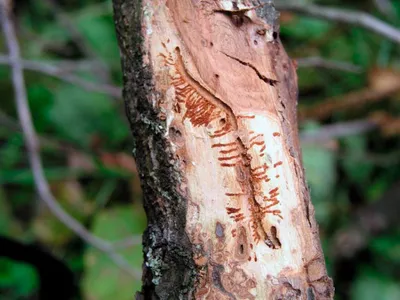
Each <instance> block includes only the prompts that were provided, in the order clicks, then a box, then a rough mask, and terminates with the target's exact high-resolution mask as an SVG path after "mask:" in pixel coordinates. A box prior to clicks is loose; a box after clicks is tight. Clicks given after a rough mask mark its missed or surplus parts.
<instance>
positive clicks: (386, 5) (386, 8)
mask: <svg viewBox="0 0 400 300" xmlns="http://www.w3.org/2000/svg"><path fill="white" fill-rule="evenodd" d="M374 4H375V6H376V8H377V9H378V10H379V11H380V12H381V13H382V14H384V15H386V16H387V17H390V18H392V17H394V16H395V13H394V8H393V5H392V3H391V2H390V1H389V0H374Z"/></svg>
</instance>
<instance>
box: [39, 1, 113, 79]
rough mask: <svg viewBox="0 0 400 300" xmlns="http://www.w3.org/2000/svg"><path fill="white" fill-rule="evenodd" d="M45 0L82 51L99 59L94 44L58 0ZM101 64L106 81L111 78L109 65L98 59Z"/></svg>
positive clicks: (101, 73) (102, 75) (103, 77)
mask: <svg viewBox="0 0 400 300" xmlns="http://www.w3.org/2000/svg"><path fill="white" fill-rule="evenodd" d="M44 2H45V3H46V4H47V5H48V7H49V8H50V9H51V10H52V13H53V14H54V17H55V19H56V21H57V22H58V23H59V24H60V25H61V26H62V27H63V28H64V29H65V30H66V31H67V32H68V33H69V35H70V37H71V39H72V40H73V41H74V42H75V44H76V45H77V46H78V47H80V49H81V51H82V52H83V53H84V54H85V56H86V57H89V58H92V59H97V58H98V55H97V53H96V51H95V50H94V49H93V47H92V45H90V44H89V43H88V42H87V39H85V37H84V36H83V35H82V34H81V32H80V31H79V29H78V28H77V26H76V24H74V22H72V21H71V20H70V18H69V17H68V16H67V15H66V14H65V13H64V12H63V11H62V8H61V7H60V6H59V4H58V3H57V1H54V0H44ZM98 62H99V64H100V65H101V70H100V72H99V73H100V75H101V77H102V79H103V80H104V81H106V82H107V81H109V80H110V74H109V69H108V66H107V65H106V64H105V63H104V62H102V61H101V60H100V59H98Z"/></svg>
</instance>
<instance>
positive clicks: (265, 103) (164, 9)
mask: <svg viewBox="0 0 400 300" xmlns="http://www.w3.org/2000/svg"><path fill="white" fill-rule="evenodd" d="M113 2H114V12H115V21H116V29H117V34H118V38H119V44H120V49H121V56H122V67H123V74H124V99H125V103H126V112H127V116H128V118H129V121H130V123H131V127H132V133H133V137H134V143H135V146H134V147H135V148H134V151H133V152H134V156H135V158H136V162H137V165H138V170H139V174H140V177H141V182H142V187H143V192H144V195H145V196H144V206H145V210H146V213H147V217H148V228H147V230H146V232H145V234H144V241H143V245H144V273H143V289H142V292H141V294H139V295H138V296H137V297H138V299H332V297H333V286H332V280H331V279H330V278H329V277H328V276H327V272H326V268H325V262H324V256H323V253H322V250H321V246H320V241H319V236H318V227H317V225H316V222H315V218H314V209H313V206H312V204H311V202H310V197H309V191H308V188H307V185H306V182H305V178H304V171H303V168H302V162H301V153H300V147H299V138H298V131H297V120H296V105H297V77H296V71H295V66H294V64H293V62H292V61H291V60H290V59H289V58H288V57H287V55H286V53H285V51H284V49H283V47H282V45H281V43H280V40H279V32H278V25H277V24H276V22H277V21H276V19H277V13H276V11H275V9H274V7H273V6H272V5H271V4H263V3H260V2H258V1H237V2H235V1H225V0H214V1H201V0H168V1H166V0H153V1H151V0H142V1H140V0H114V1H113Z"/></svg>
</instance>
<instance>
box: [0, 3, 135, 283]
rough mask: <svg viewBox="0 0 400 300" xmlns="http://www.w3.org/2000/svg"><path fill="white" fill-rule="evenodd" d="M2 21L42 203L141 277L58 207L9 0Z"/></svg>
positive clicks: (1, 13)
mask: <svg viewBox="0 0 400 300" xmlns="http://www.w3.org/2000/svg"><path fill="white" fill-rule="evenodd" d="M0 18H1V25H2V28H3V32H4V35H5V38H6V44H7V47H8V51H9V53H10V56H9V60H10V65H11V67H12V81H13V85H14V91H15V101H16V106H17V112H18V116H19V119H20V122H21V127H22V130H23V133H24V138H25V143H26V147H27V150H28V156H29V161H30V164H31V168H32V171H33V176H34V180H35V185H36V189H37V191H38V193H39V195H40V197H41V198H42V200H43V201H44V202H45V203H46V205H47V206H48V207H49V209H50V210H51V212H52V213H53V214H54V215H55V216H56V217H57V218H58V219H59V220H60V221H61V222H62V223H63V224H64V225H65V226H67V227H68V228H70V229H71V230H72V231H73V232H75V233H76V234H77V235H78V236H79V237H80V238H81V239H82V240H84V241H85V242H86V243H87V244H89V245H91V246H93V247H95V248H97V249H98V250H100V251H102V252H104V253H106V254H107V255H108V256H109V257H110V258H111V259H112V261H113V262H114V263H115V264H117V265H118V266H119V267H120V268H121V269H123V270H125V271H126V272H128V273H129V274H131V275H132V276H134V277H136V278H137V277H138V276H140V275H139V274H137V273H138V272H137V271H135V270H132V268H131V267H130V266H129V263H128V262H126V261H125V259H124V258H123V257H122V256H121V255H119V254H117V253H116V252H115V251H114V247H113V246H112V244H111V243H109V242H106V241H104V240H103V239H101V238H99V237H97V236H94V235H92V234H91V233H90V232H89V231H88V230H87V229H86V228H85V227H83V226H82V224H80V223H79V222H78V221H77V220H75V219H74V218H73V217H72V216H70V215H69V214H68V213H66V212H65V211H64V210H63V208H62V207H61V206H60V205H59V204H58V202H57V200H56V199H55V198H54V196H53V195H52V193H51V191H50V187H49V184H48V182H47V180H46V178H45V176H44V171H43V165H42V161H41V158H40V155H39V140H38V137H37V135H36V132H35V129H34V127H33V123H32V117H31V113H30V110H29V106H28V100H27V94H26V88H25V82H24V77H23V65H22V62H21V59H20V48H19V45H18V41H17V37H16V34H15V31H14V27H13V25H12V23H11V20H10V18H9V14H8V7H7V0H0Z"/></svg>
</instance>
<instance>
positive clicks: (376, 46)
mask: <svg viewBox="0 0 400 300" xmlns="http://www.w3.org/2000/svg"><path fill="white" fill-rule="evenodd" d="M303 2H311V1H303ZM389 2H390V3H391V5H392V7H393V9H392V16H387V15H383V14H381V13H379V12H378V11H377V9H376V6H375V5H374V1H372V0H371V1H345V0H329V1H328V0H326V1H314V3H319V4H327V5H331V6H336V7H340V8H343V7H347V8H352V9H356V10H360V11H366V12H369V13H371V14H373V15H375V16H377V17H379V18H381V19H383V20H386V21H387V22H389V23H391V24H393V25H394V26H397V27H399V25H400V17H399V16H400V2H399V1H395V0H392V1H389ZM16 3H17V5H16V9H15V13H16V18H15V21H16V26H17V30H18V37H19V40H20V44H21V48H22V55H23V57H24V58H25V59H29V60H35V61H43V62H46V63H47V62H50V63H51V64H53V65H57V66H60V68H62V69H63V70H65V74H67V73H68V74H71V73H73V74H75V75H76V76H80V77H81V78H82V80H87V81H92V82H95V83H96V84H98V85H102V84H103V83H109V84H114V85H117V86H120V85H121V78H122V76H121V70H120V61H119V50H118V46H117V40H116V36H115V32H114V27H113V19H112V6H111V1H110V0H108V1H95V0H81V1H78V0H73V1H67V0H64V1H59V5H60V7H61V8H62V16H63V17H65V18H67V19H68V20H69V21H70V22H71V24H72V25H73V27H74V28H75V30H76V31H77V32H78V35H79V36H80V39H81V40H78V39H77V38H76V36H74V34H71V31H70V30H68V26H65V24H63V22H62V20H61V19H60V17H59V16H57V15H56V14H55V13H54V11H53V10H52V8H51V7H50V6H49V5H48V1H34V0H19V1H16ZM286 17H287V15H286ZM281 38H282V40H283V43H284V45H285V47H286V49H287V51H288V52H289V54H290V55H291V56H292V57H296V58H298V57H307V56H321V57H324V58H329V59H334V60H340V61H346V62H349V63H353V64H356V65H359V66H361V67H362V68H363V70H364V71H363V72H361V73H358V74H353V73H347V72H342V71H337V70H326V69H319V68H300V69H299V71H298V74H299V84H300V101H299V103H300V108H301V107H303V106H313V105H316V104H318V103H321V102H322V101H324V99H326V98H329V97H331V96H338V95H343V94H345V93H348V92H350V91H356V90H360V89H362V88H364V87H365V86H367V85H368V75H369V74H370V72H371V70H373V69H374V68H378V69H394V70H397V71H399V68H400V51H399V45H397V44H394V43H393V42H391V41H388V40H386V39H385V38H383V37H381V36H379V35H377V34H374V33H371V32H369V31H367V30H365V29H360V28H356V27H353V26H347V25H339V24H336V23H334V22H330V21H325V20H319V19H315V18H311V17H304V16H296V15H291V16H290V18H286V20H284V21H283V22H282V27H281ZM0 47H1V49H2V50H1V52H2V53H3V54H5V53H6V48H5V44H4V40H2V39H1V40H0ZM66 62H68V63H66ZM61 75H63V74H61ZM25 79H26V84H27V89H28V96H29V105H30V108H31V111H32V114H33V120H34V125H35V128H36V130H37V131H38V134H39V135H40V136H41V141H42V146H43V147H42V152H41V154H42V158H43V161H44V164H45V171H46V176H47V178H48V180H49V182H50V183H51V186H52V191H53V193H54V194H55V196H56V197H57V199H58V200H59V202H60V203H61V204H62V206H63V207H64V208H65V209H66V210H67V211H68V212H69V213H70V214H72V215H73V216H74V217H75V218H77V219H78V220H80V221H81V222H82V223H83V224H85V226H87V227H88V228H89V229H90V230H91V231H92V232H93V233H94V234H96V235H98V236H100V237H103V238H106V239H109V240H111V241H116V240H119V239H123V238H124V237H129V236H130V235H134V234H141V233H142V232H143V230H144V229H145V225H146V219H145V215H144V213H143V210H142V208H141V194H140V189H139V188H138V178H137V175H136V173H135V172H134V164H133V162H132V159H130V152H131V149H132V140H131V137H130V132H129V126H128V124H127V121H126V118H125V114H124V107H123V103H122V101H121V99H118V98H114V97H112V96H110V95H106V94H104V93H100V92H96V91H92V92H89V91H87V90H85V89H83V88H82V87H80V86H79V85H76V84H71V83H66V82H65V81H62V80H59V79H56V78H53V77H51V76H47V75H44V74H42V73H40V72H33V71H26V72H25ZM0 95H1V102H0V112H1V115H0V120H1V121H0V234H1V235H5V236H8V237H12V238H15V239H17V240H19V241H22V242H25V243H32V242H36V243H40V244H42V245H44V246H45V247H46V248H47V249H48V250H49V251H50V252H51V253H53V254H54V255H56V256H57V257H59V258H60V259H62V260H63V261H64V262H65V263H66V264H67V265H68V267H70V268H71V269H72V270H73V271H74V273H75V274H76V277H77V280H78V281H79V282H80V295H79V296H77V299H78V298H79V299H90V300H92V299H93V300H109V299H112V300H115V299H121V300H125V299H132V298H133V294H134V292H135V290H137V289H139V288H140V282H133V281H132V279H131V278H129V277H128V276H127V275H126V274H125V273H123V271H121V270H119V269H118V268H117V267H116V266H115V265H114V264H113V263H112V262H110V260H109V259H108V257H107V256H105V255H104V254H102V253H99V252H98V251H96V250H95V249H92V248H90V247H89V246H87V245H85V244H83V243H82V241H80V240H79V239H78V238H77V237H76V236H75V235H74V234H73V233H72V232H71V231H70V230H69V229H67V228H66V227H65V226H64V225H62V224H60V222H59V221H58V220H57V219H56V218H55V217H53V216H52V215H51V213H50V212H49V211H48V210H47V209H46V207H44V206H43V204H42V203H41V202H40V199H38V197H37V195H36V193H35V191H34V186H33V177H32V172H31V171H30V168H29V163H28V158H27V155H26V150H25V147H24V142H23V137H22V133H21V130H20V127H19V125H18V120H17V116H16V110H15V106H14V101H13V99H14V95H13V89H12V83H11V80H10V69H9V67H8V66H7V65H4V64H2V65H0ZM399 100H400V93H398V94H394V95H393V96H391V97H389V98H385V99H383V101H381V102H378V103H374V104H371V105H365V106H364V107H363V108H362V109H357V110H351V111H348V112H340V113H339V112H338V113H334V114H333V115H332V116H331V117H330V118H329V119H328V120H326V121H324V122H317V121H310V122H303V123H301V124H300V127H301V130H302V132H307V131H313V130H314V131H315V130H318V128H320V127H321V126H324V125H327V124H334V123H339V122H345V121H349V120H353V119H362V118H365V117H366V116H367V115H368V114H369V113H371V112H373V111H375V110H383V111H388V112H391V113H393V114H394V115H397V116H399V112H400V101H399ZM333 144H334V146H327V145H326V144H304V145H303V157H304V164H305V168H306V174H307V179H308V182H309V185H310V188H311V194H312V199H313V203H314V205H315V208H316V216H317V219H318V222H319V224H320V234H321V239H322V243H323V246H324V251H325V255H326V259H327V265H328V269H329V273H330V275H331V276H332V277H333V278H334V281H335V284H336V293H337V296H336V299H352V300H353V299H354V300H369V299H371V300H372V299H390V300H391V299H393V300H394V299H400V284H399V283H400V273H399V271H398V270H399V267H400V230H399V222H398V221H397V222H392V223H390V226H388V228H386V229H385V230H384V231H381V232H378V233H374V234H372V235H370V236H369V237H368V238H367V239H366V241H365V245H364V246H363V247H361V248H360V249H359V250H358V251H357V252H356V253H352V254H350V255H349V256H348V257H343V256H339V255H338V254H337V253H342V252H343V251H342V250H343V249H342V247H345V244H341V243H340V242H338V236H339V237H340V236H341V234H344V235H345V234H347V233H349V232H350V233H351V230H352V228H354V226H356V227H357V224H358V221H359V220H358V214H357V213H358V212H359V211H360V210H363V209H370V207H381V208H382V207H383V208H385V207H384V206H385V205H387V204H386V202H387V201H386V202H385V192H386V191H388V190H389V189H391V188H393V187H394V186H396V185H399V184H400V181H399V180H400V153H399V146H400V141H399V138H398V136H390V137H387V136H383V135H382V134H381V133H380V132H379V131H378V130H375V131H372V132H369V133H365V134H359V135H355V136H349V137H346V138H341V139H338V140H335V141H334V143H333ZM391 197H392V198H393V197H394V198H395V199H398V200H400V192H397V193H394V195H392V196H391ZM397 202H398V203H396V201H392V202H391V204H390V205H392V206H388V207H387V210H389V211H390V210H392V211H393V210H394V211H396V212H398V211H399V206H400V201H397ZM393 203H394V204H393ZM374 204H375V206H374ZM383 210H384V209H383ZM350 239H352V236H351V234H350ZM339 241H340V240H339ZM0 247H1V245H0ZM121 253H122V254H123V255H124V257H125V258H127V260H128V261H129V263H130V264H131V265H132V267H134V268H137V269H138V270H139V269H140V268H141V263H142V253H141V247H140V246H134V247H130V248H127V249H124V250H123V251H121ZM38 284H39V280H38V277H37V274H36V272H35V270H34V269H33V268H32V267H30V266H28V265H24V264H20V263H16V262H13V261H11V260H8V259H6V258H0V299H9V300H13V299H34V296H35V294H36V292H37V289H38Z"/></svg>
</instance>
